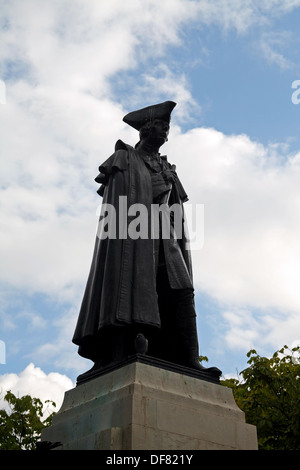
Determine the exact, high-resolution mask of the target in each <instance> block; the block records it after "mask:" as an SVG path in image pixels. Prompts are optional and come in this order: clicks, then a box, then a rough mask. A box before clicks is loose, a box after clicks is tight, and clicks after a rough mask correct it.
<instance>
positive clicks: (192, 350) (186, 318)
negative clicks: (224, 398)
mask: <svg viewBox="0 0 300 470" xmlns="http://www.w3.org/2000/svg"><path fill="white" fill-rule="evenodd" d="M179 310H181V312H178V315H177V318H176V323H177V332H178V341H179V356H180V358H181V359H179V360H180V362H181V363H182V365H185V366H186V367H191V368H193V369H197V370H200V371H205V372H207V373H209V374H211V375H213V376H215V377H220V375H221V374H222V372H221V371H220V370H219V369H218V368H217V367H208V368H206V367H204V366H202V364H200V361H199V346H198V335H197V327H196V316H195V314H194V313H193V311H194V307H193V306H191V308H190V309H189V308H185V309H184V310H182V309H179ZM189 310H191V311H190V312H189ZM192 310H193V311H192Z"/></svg>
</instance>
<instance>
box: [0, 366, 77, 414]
mask: <svg viewBox="0 0 300 470" xmlns="http://www.w3.org/2000/svg"><path fill="white" fill-rule="evenodd" d="M73 387H74V384H73V383H72V381H71V380H70V379H69V378H68V377H67V376H65V375H62V374H58V373H57V372H50V373H49V374H45V372H43V371H42V370H41V369H40V368H39V367H35V365H34V364H33V363H30V364H29V365H28V366H27V367H26V368H25V369H24V370H23V371H22V372H20V374H3V375H0V392H1V397H0V398H1V401H0V406H1V408H5V409H8V408H7V407H8V405H7V403H6V402H4V400H3V398H4V396H5V392H7V391H8V390H10V391H11V392H12V393H13V394H14V395H15V396H17V397H20V398H21V397H22V396H24V395H30V396H31V397H33V398H39V399H40V400H41V401H42V402H43V403H44V402H45V401H46V400H51V401H54V402H55V403H56V407H55V408H51V409H50V408H49V410H48V411H46V412H45V414H44V417H45V418H46V417H47V413H48V412H49V411H50V412H51V411H56V412H57V411H58V410H59V409H60V407H61V405H62V402H63V398H64V393H65V392H66V391H67V390H70V389H72V388H73ZM45 410H46V409H45Z"/></svg>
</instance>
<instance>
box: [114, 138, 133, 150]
mask: <svg viewBox="0 0 300 470" xmlns="http://www.w3.org/2000/svg"><path fill="white" fill-rule="evenodd" d="M131 148H132V147H131V146H130V145H128V144H125V142H123V140H121V139H119V140H117V142H116V144H115V152H118V151H119V150H125V151H128V150H130V149H131Z"/></svg>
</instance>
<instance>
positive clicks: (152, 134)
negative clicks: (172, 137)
mask: <svg viewBox="0 0 300 470" xmlns="http://www.w3.org/2000/svg"><path fill="white" fill-rule="evenodd" d="M169 130H170V126H169V123H168V122H166V121H161V120H160V119H155V120H154V121H149V122H148V123H147V124H146V125H145V126H143V128H142V129H141V131H140V137H141V140H142V141H144V142H145V141H147V143H150V144H154V145H156V146H161V145H163V144H164V143H165V142H166V141H167V140H168V135H169Z"/></svg>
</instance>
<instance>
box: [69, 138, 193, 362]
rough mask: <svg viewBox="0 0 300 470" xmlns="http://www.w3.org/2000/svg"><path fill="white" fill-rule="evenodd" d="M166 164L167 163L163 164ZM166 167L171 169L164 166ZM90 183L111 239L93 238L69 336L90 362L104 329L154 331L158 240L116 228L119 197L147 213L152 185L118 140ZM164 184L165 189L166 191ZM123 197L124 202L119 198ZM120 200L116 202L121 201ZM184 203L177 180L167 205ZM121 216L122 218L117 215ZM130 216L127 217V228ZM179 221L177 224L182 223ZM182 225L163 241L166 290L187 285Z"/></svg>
mask: <svg viewBox="0 0 300 470" xmlns="http://www.w3.org/2000/svg"><path fill="white" fill-rule="evenodd" d="M168 165H169V164H168ZM169 166H171V165H169ZM99 170H100V175H99V176H98V177H97V178H96V181H97V182H99V183H101V187H100V189H99V190H98V193H99V194H100V195H101V196H103V202H102V206H103V205H104V204H111V205H112V206H114V208H115V209H116V223H117V226H116V235H117V236H116V237H114V238H108V237H107V238H102V239H101V237H96V241H95V247H94V253H93V258H92V263H91V268H90V273H89V276H88V280H87V285H86V289H85V293H84V297H83V301H82V305H81V309H80V313H79V317H78V321H77V326H76V329H75V333H74V336H73V342H74V343H75V344H77V345H79V346H80V347H79V351H78V352H79V354H80V355H82V356H84V357H88V358H90V359H93V357H92V356H93V353H92V352H91V351H93V349H94V346H93V343H95V341H97V338H99V332H100V331H101V329H102V328H103V327H106V326H120V325H126V324H127V325H128V324H132V323H142V324H146V325H152V326H155V327H158V328H159V327H160V314H159V309H158V299H157V291H156V270H157V262H158V247H159V240H156V239H153V238H151V237H148V238H146V239H142V238H137V239H132V238H130V237H128V236H127V237H126V236H125V237H124V238H123V237H121V238H120V236H119V235H118V234H119V229H121V230H122V228H121V227H119V226H118V221H119V215H120V214H119V213H120V211H123V210H124V207H120V196H126V197H127V206H128V208H129V207H130V206H131V205H132V204H135V203H139V204H143V205H144V206H145V207H146V208H147V210H148V214H149V227H150V226H151V221H150V214H151V204H152V203H153V191H152V181H151V176H150V173H149V169H148V168H147V165H146V164H145V161H144V160H143V158H141V153H140V151H138V150H136V149H134V148H133V147H131V146H129V145H127V144H124V143H123V142H122V141H118V142H117V143H116V147H115V153H114V154H113V155H112V156H111V157H110V158H109V159H108V160H106V161H105V162H104V163H103V164H102V165H101V166H100V167H99ZM167 186H168V185H167V183H166V191H167V190H168V189H169V188H168V187H167ZM123 199H124V198H123ZM121 200H122V198H121ZM184 200H187V196H186V194H185V192H184V189H183V187H182V185H181V183H180V181H179V180H178V181H177V182H176V183H175V184H174V185H173V189H172V201H173V202H177V203H179V204H182V202H184ZM123 215H124V214H123ZM131 221H132V217H128V224H129V223H130V222H131ZM182 223H183V220H182ZM184 228H185V227H183V232H182V234H183V236H182V239H181V240H178V242H176V243H174V241H173V242H172V240H163V244H164V255H165V259H166V264H167V266H168V273H169V279H170V281H171V282H170V284H171V287H173V288H184V287H192V267H191V260H190V253H189V251H188V250H186V248H185V243H186V238H185V231H184Z"/></svg>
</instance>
